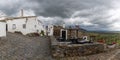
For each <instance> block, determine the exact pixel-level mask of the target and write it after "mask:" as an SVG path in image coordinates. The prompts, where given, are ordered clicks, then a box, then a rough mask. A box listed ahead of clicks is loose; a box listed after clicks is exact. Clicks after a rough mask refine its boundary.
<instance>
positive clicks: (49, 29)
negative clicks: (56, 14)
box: [46, 25, 54, 36]
mask: <svg viewBox="0 0 120 60" xmlns="http://www.w3.org/2000/svg"><path fill="white" fill-rule="evenodd" d="M53 29H54V26H53V25H48V26H47V27H46V30H47V35H48V36H53V33H54V30H53Z"/></svg>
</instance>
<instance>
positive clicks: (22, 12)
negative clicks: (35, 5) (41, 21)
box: [21, 9, 24, 17]
mask: <svg viewBox="0 0 120 60" xmlns="http://www.w3.org/2000/svg"><path fill="white" fill-rule="evenodd" d="M23 14H24V11H23V9H21V17H23Z"/></svg>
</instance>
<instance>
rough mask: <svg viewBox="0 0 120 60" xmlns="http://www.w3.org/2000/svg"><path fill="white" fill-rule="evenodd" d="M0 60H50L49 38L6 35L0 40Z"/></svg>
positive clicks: (14, 34)
mask: <svg viewBox="0 0 120 60" xmlns="http://www.w3.org/2000/svg"><path fill="white" fill-rule="evenodd" d="M0 60H51V55H50V40H49V37H45V36H44V37H40V36H39V37H28V36H24V35H21V34H17V33H7V37H6V38H1V39H0Z"/></svg>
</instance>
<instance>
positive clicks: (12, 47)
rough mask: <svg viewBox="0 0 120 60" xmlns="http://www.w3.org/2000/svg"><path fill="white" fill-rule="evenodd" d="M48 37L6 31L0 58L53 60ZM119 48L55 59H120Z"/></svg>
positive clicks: (1, 59) (2, 39)
mask: <svg viewBox="0 0 120 60" xmlns="http://www.w3.org/2000/svg"><path fill="white" fill-rule="evenodd" d="M50 50H51V49H50V39H49V37H40V36H39V37H28V36H23V35H21V34H17V33H7V37H6V38H1V39H0V60H55V59H53V58H52V57H51V54H50ZM119 56H120V49H116V50H113V51H109V52H104V53H99V54H94V55H89V56H83V57H69V58H60V59H56V60H120V57H119Z"/></svg>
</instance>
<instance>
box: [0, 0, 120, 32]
mask: <svg viewBox="0 0 120 60" xmlns="http://www.w3.org/2000/svg"><path fill="white" fill-rule="evenodd" d="M21 9H24V11H25V15H36V16H39V19H40V20H42V21H49V22H47V23H50V24H52V23H53V24H62V23H63V22H65V23H66V24H67V25H75V24H78V25H80V26H81V27H82V28H84V29H87V30H109V31H120V0H0V14H1V15H7V16H17V15H18V14H19V13H18V12H19V11H20V10H21Z"/></svg>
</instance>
